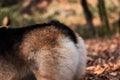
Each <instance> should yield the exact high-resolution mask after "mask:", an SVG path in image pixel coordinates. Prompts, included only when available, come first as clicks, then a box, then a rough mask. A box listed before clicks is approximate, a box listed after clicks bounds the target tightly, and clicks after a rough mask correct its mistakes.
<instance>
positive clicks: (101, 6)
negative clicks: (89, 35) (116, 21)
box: [98, 0, 110, 35]
mask: <svg viewBox="0 0 120 80" xmlns="http://www.w3.org/2000/svg"><path fill="white" fill-rule="evenodd" d="M98 9H99V15H100V19H101V21H102V29H103V34H104V35H110V26H109V21H108V17H107V12H106V7H105V3H104V0H98Z"/></svg>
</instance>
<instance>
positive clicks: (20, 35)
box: [0, 21, 86, 80]
mask: <svg viewBox="0 0 120 80" xmlns="http://www.w3.org/2000/svg"><path fill="white" fill-rule="evenodd" d="M10 30H11V31H10ZM8 32H9V33H8ZM0 33H2V34H3V33H4V35H5V34H6V35H7V34H9V37H10V41H9V40H4V39H6V38H7V37H5V36H2V38H4V39H0V43H2V45H4V47H3V48H2V46H0V48H1V49H0V55H4V56H2V57H3V59H5V58H4V57H6V56H8V57H7V60H8V63H10V64H12V65H10V66H13V67H15V68H17V67H18V66H21V69H23V72H25V73H26V74H27V75H29V73H30V71H32V72H33V74H34V75H35V77H36V79H37V80H74V79H76V80H77V79H79V78H80V76H81V75H82V74H83V73H84V71H85V66H86V49H85V46H84V42H83V40H82V39H81V38H80V37H79V36H78V35H76V34H75V33H74V32H73V31H72V30H71V29H69V28H68V27H67V26H65V25H64V24H62V23H59V22H58V21H51V22H50V23H46V24H40V25H33V26H30V27H25V28H20V29H7V30H6V32H1V31H0ZM0 35H1V34H0ZM5 41H6V42H7V44H4V43H6V42H5ZM6 45H7V47H6ZM1 52H3V53H1ZM9 56H12V57H13V56H14V57H17V59H16V58H15V59H14V60H10V61H9V59H12V58H11V57H10V58H9ZM1 59H2V58H1ZM3 59H2V60H3ZM2 60H1V61H2ZM17 64H18V65H17ZM14 65H15V66H14ZM24 67H25V70H26V71H24ZM27 67H28V70H27V69H26V68H27ZM12 69H13V70H14V68H12ZM12 69H11V70H12ZM19 69H20V68H17V69H16V70H14V73H15V74H18V76H20V75H21V74H20V70H19ZM0 71H1V69H0ZM3 72H4V71H3ZM21 72H22V71H21ZM0 77H1V76H0ZM3 80H4V79H3ZM11 80H14V79H11Z"/></svg>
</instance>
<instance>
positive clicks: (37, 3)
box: [20, 0, 52, 14]
mask: <svg viewBox="0 0 120 80" xmlns="http://www.w3.org/2000/svg"><path fill="white" fill-rule="evenodd" d="M51 1H52V0H23V2H22V6H21V10H20V12H21V13H28V14H32V13H33V12H35V11H39V12H41V13H43V12H45V10H46V8H47V6H48V5H49V4H50V3H51Z"/></svg>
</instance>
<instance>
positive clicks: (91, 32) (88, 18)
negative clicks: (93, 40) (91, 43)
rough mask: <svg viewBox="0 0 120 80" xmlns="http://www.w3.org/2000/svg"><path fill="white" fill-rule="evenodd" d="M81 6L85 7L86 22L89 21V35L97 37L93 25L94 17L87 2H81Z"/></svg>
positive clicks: (84, 0)
mask: <svg viewBox="0 0 120 80" xmlns="http://www.w3.org/2000/svg"><path fill="white" fill-rule="evenodd" d="M81 4H82V6H83V10H84V13H85V17H86V21H87V29H88V34H89V35H90V36H91V37H93V36H94V35H95V29H94V25H93V22H92V20H93V15H92V13H91V12H90V10H89V8H88V5H87V2H86V0H81Z"/></svg>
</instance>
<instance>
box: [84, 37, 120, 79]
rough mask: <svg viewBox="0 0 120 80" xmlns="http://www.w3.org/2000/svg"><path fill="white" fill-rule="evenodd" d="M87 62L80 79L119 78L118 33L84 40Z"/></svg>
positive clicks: (119, 48)
mask: <svg viewBox="0 0 120 80" xmlns="http://www.w3.org/2000/svg"><path fill="white" fill-rule="evenodd" d="M86 47H87V50H88V62H87V68H86V74H85V76H83V77H82V80H120V35H118V36H112V37H111V38H109V39H103V38H99V39H98V38H97V39H92V40H86Z"/></svg>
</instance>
